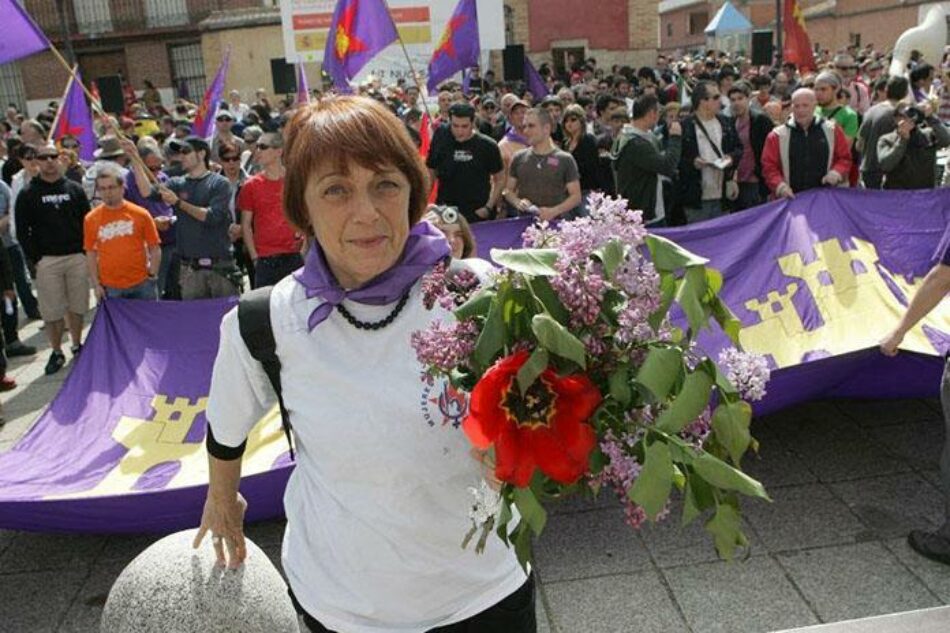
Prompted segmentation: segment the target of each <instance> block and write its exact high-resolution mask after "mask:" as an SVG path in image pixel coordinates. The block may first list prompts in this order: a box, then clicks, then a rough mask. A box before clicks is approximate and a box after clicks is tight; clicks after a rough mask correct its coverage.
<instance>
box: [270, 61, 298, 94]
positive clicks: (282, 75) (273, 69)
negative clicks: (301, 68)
mask: <svg viewBox="0 0 950 633" xmlns="http://www.w3.org/2000/svg"><path fill="white" fill-rule="evenodd" d="M270 75H271V79H272V80H273V82H274V94H286V95H289V94H293V93H295V92H297V73H296V69H295V68H294V65H293V64H288V63H287V60H286V59H284V58H283V57H281V58H278V59H272V60H270Z"/></svg>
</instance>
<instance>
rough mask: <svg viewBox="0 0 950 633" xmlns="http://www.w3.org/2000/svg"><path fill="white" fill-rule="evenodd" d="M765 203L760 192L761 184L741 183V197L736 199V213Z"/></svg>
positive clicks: (734, 204)
mask: <svg viewBox="0 0 950 633" xmlns="http://www.w3.org/2000/svg"><path fill="white" fill-rule="evenodd" d="M763 202H765V200H764V199H763V198H762V192H761V191H760V190H759V183H757V182H740V183H739V197H738V198H736V201H735V202H734V203H733V207H734V210H735V211H742V210H743V209H751V208H752V207H757V206H759V205H760V204H762V203H763Z"/></svg>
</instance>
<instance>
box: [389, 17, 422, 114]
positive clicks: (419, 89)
mask: <svg viewBox="0 0 950 633" xmlns="http://www.w3.org/2000/svg"><path fill="white" fill-rule="evenodd" d="M386 9H387V10H388V9H389V5H386ZM392 17H393V14H392V12H391V11H390V13H389V19H390V20H392ZM393 28H394V29H395V30H396V39H397V40H398V41H399V46H400V47H401V48H402V54H403V55H405V56H406V63H407V64H409V74H410V75H412V81H413V83H415V84H416V92H418V93H419V96H418V97H417V98H418V99H421V100H422V108H421V110H422V112H423V113H426V112H428V110H427V108H426V105H425V98H424V97H423V94H428V92H425V93H423V92H422V84H421V83H419V76H418V75H416V69H415V68H413V66H412V58H411V57H409V50H408V49H407V48H406V43H405V42H403V41H402V35H400V34H399V27H397V26H396V21H395V20H393Z"/></svg>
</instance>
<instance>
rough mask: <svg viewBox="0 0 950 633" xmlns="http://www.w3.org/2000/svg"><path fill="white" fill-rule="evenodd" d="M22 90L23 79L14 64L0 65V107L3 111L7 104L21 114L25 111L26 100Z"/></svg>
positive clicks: (18, 68)
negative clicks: (11, 105)
mask: <svg viewBox="0 0 950 633" xmlns="http://www.w3.org/2000/svg"><path fill="white" fill-rule="evenodd" d="M24 95H25V91H24V90H23V77H22V76H21V75H20V67H19V66H18V65H17V64H16V63H11V64H2V65H0V106H2V108H3V109H4V110H5V109H6V107H7V104H8V103H12V104H13V105H15V106H16V107H17V108H19V110H20V111H21V112H25V111H26V98H25V96H24Z"/></svg>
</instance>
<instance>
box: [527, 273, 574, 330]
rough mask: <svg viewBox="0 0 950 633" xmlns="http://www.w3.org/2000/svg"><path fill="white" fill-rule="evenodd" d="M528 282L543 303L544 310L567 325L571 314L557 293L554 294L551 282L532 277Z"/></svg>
mask: <svg viewBox="0 0 950 633" xmlns="http://www.w3.org/2000/svg"><path fill="white" fill-rule="evenodd" d="M527 281H528V286H529V287H530V288H531V290H532V291H533V292H534V295H535V296H536V297H537V298H538V300H539V301H541V305H542V306H544V310H545V311H547V313H548V314H550V315H551V316H552V317H554V320H555V321H557V322H558V323H565V322H567V320H568V319H570V318H571V314H570V312H568V311H567V308H565V307H564V304H563V303H561V300H560V299H558V297H557V293H556V292H554V288H552V287H551V282H550V281H548V279H547V277H530V278H528V280H527Z"/></svg>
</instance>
